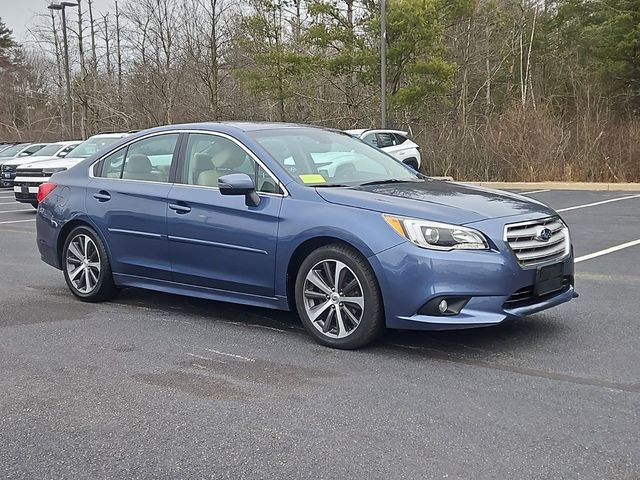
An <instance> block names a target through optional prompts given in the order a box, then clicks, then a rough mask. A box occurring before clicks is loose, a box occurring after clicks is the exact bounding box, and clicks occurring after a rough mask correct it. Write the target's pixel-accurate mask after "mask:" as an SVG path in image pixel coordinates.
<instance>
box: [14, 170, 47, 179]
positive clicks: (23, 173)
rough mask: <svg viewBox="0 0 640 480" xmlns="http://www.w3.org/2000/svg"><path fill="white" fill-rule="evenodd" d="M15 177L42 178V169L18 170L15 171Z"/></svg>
mask: <svg viewBox="0 0 640 480" xmlns="http://www.w3.org/2000/svg"><path fill="white" fill-rule="evenodd" d="M16 177H42V169H41V168H38V169H29V170H27V169H24V170H23V169H20V168H19V169H18V170H16Z"/></svg>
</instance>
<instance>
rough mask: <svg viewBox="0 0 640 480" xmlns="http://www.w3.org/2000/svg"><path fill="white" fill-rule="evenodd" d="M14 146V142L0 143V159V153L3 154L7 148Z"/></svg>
mask: <svg viewBox="0 0 640 480" xmlns="http://www.w3.org/2000/svg"><path fill="white" fill-rule="evenodd" d="M14 145H15V142H14V143H12V142H2V143H0V157H1V156H2V152H4V151H5V150H6V149H7V148H9V147H13V146H14Z"/></svg>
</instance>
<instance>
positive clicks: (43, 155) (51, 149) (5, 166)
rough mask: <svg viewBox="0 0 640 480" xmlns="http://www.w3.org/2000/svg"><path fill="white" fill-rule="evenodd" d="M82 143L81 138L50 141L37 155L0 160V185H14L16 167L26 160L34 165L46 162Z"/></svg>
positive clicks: (64, 154)
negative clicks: (68, 140)
mask: <svg viewBox="0 0 640 480" xmlns="http://www.w3.org/2000/svg"><path fill="white" fill-rule="evenodd" d="M81 143H82V142H81V141H80V140H73V141H70V142H56V143H50V144H49V145H47V146H45V147H42V148H41V149H40V150H38V151H37V152H36V154H35V155H31V156H30V157H29V158H24V157H16V158H12V159H9V160H7V161H6V162H4V163H2V162H0V186H1V187H13V179H14V178H15V176H16V168H18V167H19V166H20V165H24V163H25V162H28V163H29V164H30V165H32V164H34V163H36V162H44V161H46V160H55V159H56V158H63V157H66V156H67V155H68V154H69V152H70V151H71V150H73V149H74V148H76V147H77V146H78V145H80V144H81Z"/></svg>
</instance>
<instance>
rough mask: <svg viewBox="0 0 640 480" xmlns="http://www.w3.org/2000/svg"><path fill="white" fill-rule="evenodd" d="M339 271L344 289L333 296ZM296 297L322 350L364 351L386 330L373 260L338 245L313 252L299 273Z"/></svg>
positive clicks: (299, 312)
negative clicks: (363, 348)
mask: <svg viewBox="0 0 640 480" xmlns="http://www.w3.org/2000/svg"><path fill="white" fill-rule="evenodd" d="M336 270H339V272H340V273H339V277H338V284H339V287H340V288H338V289H337V291H332V290H331V288H335V287H333V285H334V283H335V273H336ZM343 289H344V291H343V292H341V291H340V290H343ZM341 294H342V295H341ZM295 297H296V308H297V310H298V315H299V316H300V319H301V320H302V324H303V325H304V326H305V328H306V329H307V331H308V332H309V333H310V334H311V336H312V337H313V338H314V339H315V340H316V341H317V342H318V343H320V344H322V345H326V346H328V347H333V348H340V349H356V348H360V347H363V346H365V345H368V344H370V343H371V342H373V341H374V340H375V339H376V338H377V337H378V336H379V335H380V333H381V332H382V331H383V329H384V321H385V318H384V308H383V305H382V295H381V294H380V288H379V286H378V281H377V280H376V277H375V274H374V273H373V270H372V269H371V267H370V266H369V263H368V262H367V260H366V259H365V258H364V257H363V256H362V255H361V254H360V253H359V252H358V251H357V250H355V249H353V248H351V247H348V246H343V245H335V244H332V245H326V246H323V247H320V248H318V249H317V250H314V251H313V252H311V253H310V254H309V256H308V257H307V258H306V259H305V260H304V261H303V262H302V265H301V266H300V269H299V270H298V274H297V276H296V284H295ZM347 299H348V300H347ZM314 314H315V315H317V316H315V317H314V318H312V316H314ZM354 320H356V321H354Z"/></svg>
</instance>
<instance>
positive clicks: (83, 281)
mask: <svg viewBox="0 0 640 480" xmlns="http://www.w3.org/2000/svg"><path fill="white" fill-rule="evenodd" d="M62 266H63V272H64V279H65V280H66V282H67V286H68V287H69V290H71V293H73V294H74V295H75V296H76V297H78V298H79V299H80V300H82V301H84V302H102V301H105V300H109V299H110V298H112V297H113V296H114V295H115V294H116V292H117V289H116V286H115V284H114V282H113V276H112V275H111V265H110V263H109V257H108V256H107V251H106V249H105V247H104V244H103V243H102V240H100V237H99V236H98V235H97V234H96V232H95V231H94V230H93V229H91V228H89V227H76V228H74V229H73V230H72V231H71V233H69V235H68V236H67V239H66V241H65V242H64V247H63V249H62Z"/></svg>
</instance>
